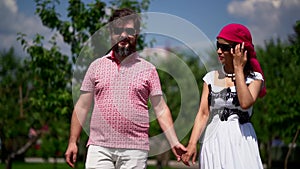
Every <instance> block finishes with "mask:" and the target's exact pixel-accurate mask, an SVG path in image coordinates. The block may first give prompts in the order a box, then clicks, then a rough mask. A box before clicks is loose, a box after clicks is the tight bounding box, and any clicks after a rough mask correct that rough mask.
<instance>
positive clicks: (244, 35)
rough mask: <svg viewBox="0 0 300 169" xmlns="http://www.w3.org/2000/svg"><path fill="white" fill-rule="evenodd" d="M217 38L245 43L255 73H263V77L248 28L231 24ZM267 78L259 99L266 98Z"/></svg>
mask: <svg viewBox="0 0 300 169" xmlns="http://www.w3.org/2000/svg"><path fill="white" fill-rule="evenodd" d="M217 38H222V39H225V40H229V41H232V42H237V43H243V42H244V45H245V49H246V50H247V52H248V54H249V56H250V58H249V61H250V64H251V66H252V67H253V70H254V71H255V72H259V73H261V74H262V75H263V76H264V74H263V71H262V69H261V67H260V64H259V62H258V60H257V58H256V52H255V50H254V45H253V44H252V36H251V33H250V31H249V29H248V28H247V27H245V26H244V25H241V24H237V23H231V24H228V25H226V26H224V27H223V28H222V30H221V31H220V33H219V35H218V36H217ZM265 81H266V80H265V77H264V86H263V88H262V90H261V92H260V94H259V97H264V96H265V95H266V93H267V92H266V85H265Z"/></svg>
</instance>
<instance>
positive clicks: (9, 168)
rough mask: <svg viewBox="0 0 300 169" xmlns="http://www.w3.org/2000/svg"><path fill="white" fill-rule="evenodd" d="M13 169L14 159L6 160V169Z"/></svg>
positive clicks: (8, 158)
mask: <svg viewBox="0 0 300 169" xmlns="http://www.w3.org/2000/svg"><path fill="white" fill-rule="evenodd" d="M11 168H12V159H11V158H10V156H8V157H7V159H6V160H5V169H11Z"/></svg>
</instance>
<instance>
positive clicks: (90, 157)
mask: <svg viewBox="0 0 300 169" xmlns="http://www.w3.org/2000/svg"><path fill="white" fill-rule="evenodd" d="M147 158H148V151H146V150H133V149H120V148H107V147H101V146H95V145H90V146H89V147H88V151H87V158H86V162H85V167H86V169H146V167H147Z"/></svg>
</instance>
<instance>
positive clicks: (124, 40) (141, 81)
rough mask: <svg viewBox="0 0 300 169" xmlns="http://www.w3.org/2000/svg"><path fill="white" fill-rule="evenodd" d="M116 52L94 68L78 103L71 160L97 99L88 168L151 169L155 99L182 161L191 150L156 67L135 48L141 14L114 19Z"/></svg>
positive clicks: (121, 14)
mask: <svg viewBox="0 0 300 169" xmlns="http://www.w3.org/2000/svg"><path fill="white" fill-rule="evenodd" d="M109 21H110V22H111V26H110V33H111V42H112V46H113V47H112V50H111V51H110V52H109V53H108V54H107V55H106V56H104V57H102V58H98V59H96V60H95V61H94V62H92V64H91V65H90V66H89V68H88V70H87V72H86V75H85V77H84V80H83V82H82V86H81V89H80V90H81V95H80V97H79V99H78V101H77V103H76V105H75V107H74V111H73V115H72V120H71V129H70V138H69V145H68V148H67V151H66V153H65V156H66V162H67V163H68V164H69V165H70V166H71V167H74V164H75V162H76V155H77V152H78V147H77V144H76V143H77V141H78V139H79V136H80V132H81V130H82V126H81V125H82V124H84V122H85V118H86V116H87V114H88V112H89V109H90V107H91V105H92V101H93V100H94V109H93V112H92V117H91V123H90V136H89V140H88V143H87V146H88V151H87V159H86V168H105V169H110V168H111V169H115V168H120V169H121V168H122V169H130V168H138V169H142V168H146V162H147V157H148V151H149V138H148V129H149V116H148V100H149V99H150V101H151V105H152V107H153V110H154V112H155V114H156V116H157V119H158V121H159V124H160V126H161V128H162V130H163V131H164V133H165V135H166V138H167V139H168V141H169V143H170V145H171V147H172V151H173V153H174V155H175V156H176V158H177V160H178V161H179V160H180V156H181V154H182V153H183V152H185V151H186V149H185V147H184V146H183V145H182V144H180V142H179V141H178V138H177V136H176V134H175V130H174V128H173V120H172V116H171V113H170V110H169V108H168V106H167V105H166V103H165V101H164V99H163V97H162V91H161V86H160V80H159V77H158V74H157V71H156V69H155V67H154V66H153V65H152V64H151V63H149V62H147V61H146V60H144V59H142V58H140V57H139V56H138V53H137V52H136V45H137V36H138V33H139V29H140V18H139V17H138V16H137V15H136V13H135V12H134V11H132V10H130V9H119V10H116V11H115V12H114V13H113V15H112V17H111V18H110V20H109Z"/></svg>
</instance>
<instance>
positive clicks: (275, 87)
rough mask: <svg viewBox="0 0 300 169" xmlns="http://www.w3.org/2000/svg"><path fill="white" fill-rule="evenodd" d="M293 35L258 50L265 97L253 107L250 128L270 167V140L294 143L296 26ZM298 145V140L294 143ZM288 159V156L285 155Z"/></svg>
mask: <svg viewBox="0 0 300 169" xmlns="http://www.w3.org/2000/svg"><path fill="white" fill-rule="evenodd" d="M294 30H295V34H294V35H292V36H290V41H289V42H290V43H287V42H286V43H283V42H282V41H281V40H279V39H278V40H277V41H276V42H275V41H274V40H270V41H268V42H266V44H265V49H262V48H260V49H259V50H258V52H257V53H258V57H259V60H260V61H261V65H262V67H263V70H264V73H265V78H266V86H267V95H266V96H265V98H263V99H259V101H258V103H257V105H256V106H255V110H254V111H255V114H254V116H256V117H255V118H254V119H258V120H256V121H254V122H255V123H256V124H255V125H254V126H255V127H256V128H257V130H256V131H257V135H258V138H259V139H260V141H261V142H262V143H263V145H265V146H264V147H265V151H263V152H266V153H264V154H262V155H263V158H264V160H265V161H266V162H267V163H268V167H271V162H272V161H271V141H272V140H273V139H274V137H275V136H279V137H280V138H282V139H283V141H284V142H285V143H286V144H289V143H291V142H293V140H294V141H296V139H294V138H297V135H298V132H299V129H300V125H299V120H300V107H299V106H300V105H299V104H300V103H299V99H300V91H299V90H298V86H299V84H300V81H299V80H300V79H299V78H298V77H299V73H300V67H299V63H300V59H299V55H300V41H299V39H300V38H299V37H300V34H299V32H300V24H299V22H297V23H296V25H295V27H294ZM297 143H298V144H299V140H298V141H297ZM287 158H288V155H287Z"/></svg>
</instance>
